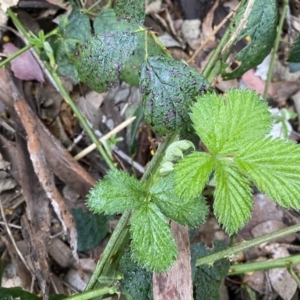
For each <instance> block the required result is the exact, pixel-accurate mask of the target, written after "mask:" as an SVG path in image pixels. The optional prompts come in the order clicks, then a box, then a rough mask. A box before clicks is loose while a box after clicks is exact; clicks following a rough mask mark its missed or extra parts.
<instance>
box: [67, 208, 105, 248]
mask: <svg viewBox="0 0 300 300" xmlns="http://www.w3.org/2000/svg"><path fill="white" fill-rule="evenodd" d="M72 215H73V217H74V219H75V222H76V229H77V233H78V251H86V250H91V249H93V248H95V247H96V246H98V245H99V244H100V242H101V241H102V240H103V239H104V238H105V236H106V234H107V233H108V218H107V216H105V215H103V214H94V213H92V212H90V211H87V212H84V211H83V210H82V209H81V208H74V209H72Z"/></svg>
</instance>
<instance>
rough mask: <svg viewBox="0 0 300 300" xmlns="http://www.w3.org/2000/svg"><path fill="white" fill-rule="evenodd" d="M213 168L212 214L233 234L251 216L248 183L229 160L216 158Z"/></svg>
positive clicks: (250, 196) (250, 193) (250, 197)
mask: <svg viewBox="0 0 300 300" xmlns="http://www.w3.org/2000/svg"><path fill="white" fill-rule="evenodd" d="M215 168H216V169H215V182H216V189H215V193H214V198H215V200H214V214H215V216H216V217H217V219H218V221H219V222H220V223H222V224H223V226H224V228H225V229H226V232H228V233H229V234H233V233H235V232H236V231H237V230H238V229H239V228H241V227H242V226H243V225H244V224H245V223H246V222H247V221H248V220H249V218H250V216H251V211H252V206H253V202H252V191H251V188H250V186H249V185H250V183H249V181H248V180H247V179H246V178H245V176H244V175H243V174H242V173H241V172H240V171H239V170H238V168H237V167H236V166H235V165H234V164H233V163H232V162H230V161H225V160H218V161H217V162H216V167H215Z"/></svg>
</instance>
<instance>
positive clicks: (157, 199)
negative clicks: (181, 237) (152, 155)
mask: <svg viewBox="0 0 300 300" xmlns="http://www.w3.org/2000/svg"><path fill="white" fill-rule="evenodd" d="M173 177H174V174H173V173H171V174H169V175H167V176H165V177H161V178H160V179H159V180H158V181H157V182H156V183H155V184H154V185H153V186H152V188H151V189H150V193H151V196H152V197H151V199H152V202H154V203H155V204H156V205H157V206H158V207H159V209H160V210H161V212H162V213H163V214H164V215H165V216H167V217H168V218H170V219H172V220H174V221H175V222H178V223H180V224H182V225H187V226H189V227H196V226H199V225H201V224H203V223H204V222H205V219H206V216H207V215H208V208H207V206H206V204H205V200H204V198H203V197H201V196H198V197H195V198H193V199H182V198H180V197H179V196H178V195H177V194H176V193H175V188H174V182H173V179H174V178H173Z"/></svg>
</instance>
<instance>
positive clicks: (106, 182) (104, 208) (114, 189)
mask: <svg viewBox="0 0 300 300" xmlns="http://www.w3.org/2000/svg"><path fill="white" fill-rule="evenodd" d="M145 197H146V193H145V191H144V189H143V186H142V184H141V183H140V182H139V181H138V180H137V179H135V178H133V177H131V176H129V175H128V173H126V172H124V171H118V170H113V171H109V172H108V173H107V175H106V176H105V177H104V179H103V180H101V181H99V182H98V183H97V185H96V186H95V187H94V188H92V189H91V191H90V193H89V195H88V196H87V198H88V200H87V205H88V206H89V208H90V209H91V210H92V211H94V212H98V213H101V212H104V213H106V214H114V213H121V212H124V211H126V210H129V209H133V208H136V207H138V206H139V205H141V204H142V203H143V201H144V199H145Z"/></svg>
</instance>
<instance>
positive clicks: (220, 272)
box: [191, 241, 229, 300]
mask: <svg viewBox="0 0 300 300" xmlns="http://www.w3.org/2000/svg"><path fill="white" fill-rule="evenodd" d="M225 248H226V245H225V243H224V242H223V241H216V242H215V243H214V248H213V249H207V248H206V247H205V244H204V243H197V244H193V245H192V246H191V256H192V259H191V263H192V278H193V286H194V299H195V300H202V299H203V300H207V299H210V300H218V299H220V288H221V284H222V282H223V280H224V279H225V277H226V275H227V273H228V270H229V261H228V259H225V258H223V259H220V260H217V261H215V262H214V264H213V265H209V266H208V265H204V266H200V267H197V268H195V263H196V259H197V258H199V257H201V256H204V255H206V254H210V253H213V252H217V251H220V250H223V249H225Z"/></svg>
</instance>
